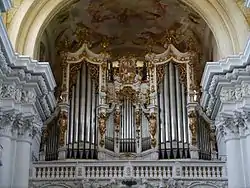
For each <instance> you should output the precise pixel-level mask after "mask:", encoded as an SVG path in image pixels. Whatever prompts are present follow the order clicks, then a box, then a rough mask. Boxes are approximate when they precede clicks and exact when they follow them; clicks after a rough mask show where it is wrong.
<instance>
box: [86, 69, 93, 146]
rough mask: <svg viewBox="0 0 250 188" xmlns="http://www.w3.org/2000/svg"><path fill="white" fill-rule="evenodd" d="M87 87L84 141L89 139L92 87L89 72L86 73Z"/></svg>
mask: <svg viewBox="0 0 250 188" xmlns="http://www.w3.org/2000/svg"><path fill="white" fill-rule="evenodd" d="M87 78H88V80H87V82H88V87H87V88H86V89H87V101H86V102H87V108H86V110H87V114H86V119H87V122H86V130H85V131H86V133H87V135H86V136H87V138H86V141H87V142H89V141H90V121H91V119H90V113H91V112H90V109H91V105H92V104H91V88H92V83H91V77H90V74H88V77H87Z"/></svg>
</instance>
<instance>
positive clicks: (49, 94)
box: [0, 19, 56, 121]
mask: <svg viewBox="0 0 250 188" xmlns="http://www.w3.org/2000/svg"><path fill="white" fill-rule="evenodd" d="M0 47H1V48H0V104H1V107H2V110H5V109H12V108H14V109H17V110H19V111H20V112H25V113H29V114H39V116H40V118H41V119H42V120H43V121H46V119H48V118H49V116H50V115H51V113H53V111H54V109H55V106H56V99H55V96H54V88H55V86H56V83H55V80H54V76H53V74H52V70H51V68H50V65H49V63H47V62H38V61H36V60H32V59H31V58H30V57H28V56H21V55H18V54H16V53H14V50H13V48H12V45H11V43H10V41H9V38H8V36H7V32H6V29H5V26H4V25H3V22H2V20H1V19H0Z"/></svg>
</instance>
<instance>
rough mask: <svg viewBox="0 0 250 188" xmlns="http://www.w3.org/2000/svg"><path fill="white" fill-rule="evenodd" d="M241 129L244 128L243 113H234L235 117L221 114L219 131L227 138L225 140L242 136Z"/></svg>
mask: <svg viewBox="0 0 250 188" xmlns="http://www.w3.org/2000/svg"><path fill="white" fill-rule="evenodd" d="M241 127H244V119H243V118H242V114H241V112H237V111H234V114H233V115H230V114H225V113H221V114H220V119H219V123H218V125H217V130H218V131H219V132H220V133H221V134H222V135H223V136H225V140H230V139H234V138H238V137H239V136H240V135H241V132H240V128H241Z"/></svg>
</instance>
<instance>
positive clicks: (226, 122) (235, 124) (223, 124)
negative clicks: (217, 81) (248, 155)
mask: <svg viewBox="0 0 250 188" xmlns="http://www.w3.org/2000/svg"><path fill="white" fill-rule="evenodd" d="M240 121H241V119H239V118H238V112H235V113H234V115H233V116H232V115H228V114H225V113H221V114H220V123H219V124H218V125H217V129H218V131H219V132H220V133H221V134H222V135H223V136H224V138H225V146H226V152H227V169H228V185H229V188H234V187H246V186H247V182H246V169H245V166H244V154H243V152H242V144H241V139H240V129H239V126H240ZM236 161H237V162H236Z"/></svg>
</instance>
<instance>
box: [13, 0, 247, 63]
mask: <svg viewBox="0 0 250 188" xmlns="http://www.w3.org/2000/svg"><path fill="white" fill-rule="evenodd" d="M72 2H73V0H54V1H49V0H41V1H24V2H23V3H22V4H21V6H20V8H19V9H18V10H17V12H16V14H15V16H14V18H13V19H12V22H11V23H10V25H9V35H10V39H11V41H12V44H13V46H14V47H15V49H16V50H17V52H19V53H21V54H25V55H29V56H31V57H33V58H37V54H38V53H37V46H39V45H38V44H37V43H38V40H39V39H40V37H41V35H42V33H43V30H44V28H45V27H46V26H47V24H48V23H49V21H50V20H51V19H52V18H53V17H54V16H55V15H56V14H57V13H58V12H59V11H60V10H61V9H63V8H64V7H66V6H68V5H69V4H71V3H72ZM183 2H184V3H186V4H188V5H189V6H190V7H192V8H193V9H194V10H195V11H196V12H198V13H199V14H200V15H201V16H202V17H203V18H204V19H205V21H206V22H207V24H208V25H209V27H210V29H211V30H212V32H213V35H214V37H215V40H216V43H217V46H218V50H217V54H218V56H217V59H221V58H224V57H227V56H228V55H232V54H237V53H239V52H242V51H243V49H244V46H245V41H246V38H247V33H248V26H247V23H246V21H245V20H244V17H243V15H242V13H241V12H240V11H235V10H239V9H238V7H237V5H236V3H235V2H230V3H228V2H226V1H225V0H223V1H220V2H219V1H215V2H213V4H212V3H210V2H208V1H196V0H183ZM204 7H206V8H204Z"/></svg>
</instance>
